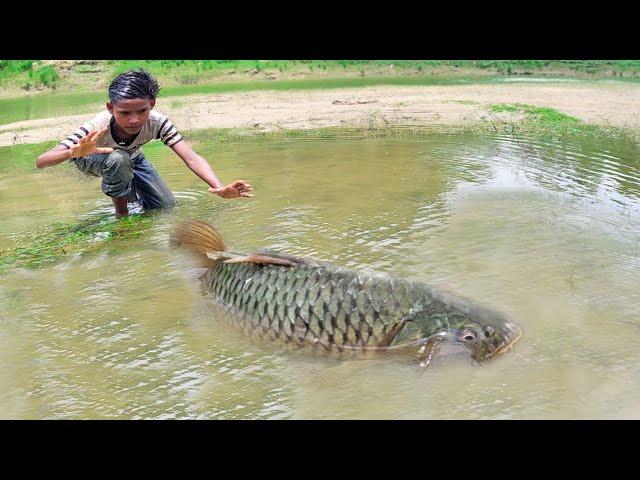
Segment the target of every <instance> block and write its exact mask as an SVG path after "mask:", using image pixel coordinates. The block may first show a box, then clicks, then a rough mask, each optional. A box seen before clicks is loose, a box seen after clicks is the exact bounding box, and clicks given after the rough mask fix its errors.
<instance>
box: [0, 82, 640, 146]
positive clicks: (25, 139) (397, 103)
mask: <svg viewBox="0 0 640 480" xmlns="http://www.w3.org/2000/svg"><path fill="white" fill-rule="evenodd" d="M497 105H530V106H535V107H540V108H547V109H553V110H556V111H557V112H559V113H561V114H564V115H565V116H567V115H568V116H570V117H573V118H575V119H577V121H579V122H580V125H582V126H587V127H604V128H617V129H623V130H627V131H636V130H640V84H616V83H602V84H597V83H592V82H570V83H553V82H545V83H529V82H526V83H525V82H516V83H511V82H509V83H486V84H485V83H477V84H468V85H429V86H397V85H395V86H391V85H385V86H374V87H352V88H335V89H313V90H258V91H248V92H235V93H233V92H232V93H213V94H192V95H188V96H175V97H159V98H158V103H157V105H156V108H157V109H158V110H159V111H161V112H162V113H164V114H165V115H167V116H169V117H170V118H171V119H172V121H173V122H174V123H175V124H176V126H178V128H179V129H180V130H181V131H183V132H186V133H187V134H188V133H189V132H192V131H193V132H196V131H200V130H210V129H215V130H225V129H239V130H244V131H249V132H255V133H268V132H279V131H297V130H318V129H325V128H336V127H345V128H356V129H362V130H367V129H374V128H383V129H384V128H409V129H411V128H413V129H429V128H433V129H438V128H445V129H447V128H451V127H456V126H462V127H466V128H472V127H481V126H482V125H487V124H494V125H500V124H508V125H518V124H520V123H522V122H524V121H527V120H528V119H529V120H531V119H530V118H529V117H528V116H527V115H526V114H524V113H523V112H522V111H518V110H517V109H515V108H512V109H511V111H505V110H504V109H502V111H500V110H499V109H496V108H495V107H496V106H497ZM99 111H100V110H97V111H95V112H94V113H89V114H82V115H67V116H61V117H50V118H44V119H35V120H25V121H20V122H14V123H10V124H5V125H0V147H7V146H15V145H26V144H37V143H42V142H47V141H54V140H59V139H62V138H64V137H65V136H66V135H68V134H69V133H70V132H72V131H73V130H75V129H76V128H77V127H78V126H80V125H81V124H82V123H83V122H85V121H87V120H89V119H90V118H92V117H93V116H94V115H95V114H96V113H98V112H99ZM534 123H535V122H534Z"/></svg>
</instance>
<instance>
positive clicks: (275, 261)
mask: <svg viewBox="0 0 640 480" xmlns="http://www.w3.org/2000/svg"><path fill="white" fill-rule="evenodd" d="M207 256H208V254H207ZM209 258H211V257H209ZM218 258H220V257H218ZM245 262H246V263H259V264H268V265H281V266H284V267H293V266H294V265H296V262H294V261H292V260H289V259H286V258H278V257H272V256H270V255H261V254H255V253H252V254H250V255H244V256H238V257H233V258H229V259H227V260H224V263H245Z"/></svg>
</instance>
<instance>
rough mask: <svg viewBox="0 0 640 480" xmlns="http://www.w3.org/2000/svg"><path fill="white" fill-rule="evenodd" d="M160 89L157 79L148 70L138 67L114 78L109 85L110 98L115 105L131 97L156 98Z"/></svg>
mask: <svg viewBox="0 0 640 480" xmlns="http://www.w3.org/2000/svg"><path fill="white" fill-rule="evenodd" d="M158 90H160V87H159V86H158V82H157V80H156V79H155V78H153V76H152V75H151V74H150V73H149V72H147V71H146V70H144V69H142V68H136V69H133V70H129V71H128V72H124V73H121V74H120V75H118V76H117V77H116V78H114V79H113V81H112V82H111V85H109V100H110V101H111V103H112V104H113V105H115V104H116V103H118V102H119V101H120V100H124V99H130V98H144V99H149V100H155V98H156V96H157V95H158Z"/></svg>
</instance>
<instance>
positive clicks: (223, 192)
mask: <svg viewBox="0 0 640 480" xmlns="http://www.w3.org/2000/svg"><path fill="white" fill-rule="evenodd" d="M209 191H210V192H211V193H215V194H216V195H218V196H219V197H222V198H238V197H247V198H251V197H253V195H251V193H249V192H253V187H252V186H251V185H250V184H249V183H247V182H245V181H244V180H236V181H235V182H233V183H230V184H229V185H227V186H225V187H220V188H210V189H209Z"/></svg>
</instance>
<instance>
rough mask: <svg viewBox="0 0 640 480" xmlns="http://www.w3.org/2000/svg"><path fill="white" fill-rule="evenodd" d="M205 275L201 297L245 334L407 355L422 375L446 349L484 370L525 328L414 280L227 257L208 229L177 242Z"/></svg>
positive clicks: (291, 260)
mask: <svg viewBox="0 0 640 480" xmlns="http://www.w3.org/2000/svg"><path fill="white" fill-rule="evenodd" d="M172 240H173V243H174V245H178V246H182V247H186V248H188V249H189V250H190V251H192V252H193V253H195V254H197V255H199V256H200V258H201V259H203V260H204V262H205V265H206V266H207V267H208V269H207V271H206V273H205V274H204V275H203V276H202V281H203V289H204V291H205V292H206V293H207V294H208V295H209V296H210V297H212V299H213V300H214V301H215V303H216V304H218V305H220V306H221V307H223V309H224V311H225V312H226V313H228V314H229V315H225V316H226V317H228V318H230V319H231V320H232V322H233V323H235V324H237V325H239V326H241V327H242V328H244V329H245V330H246V331H247V332H251V333H254V334H258V335H260V336H264V337H269V338H272V339H281V340H283V341H285V342H287V343H290V344H292V345H295V346H306V345H312V346H313V347H314V349H316V350H321V351H325V352H332V351H333V352H341V353H343V354H344V353H373V354H380V353H383V354H390V353H392V352H395V353H398V354H402V355H410V356H411V357H413V358H415V359H416V360H417V361H418V362H419V363H420V365H422V366H427V365H428V364H429V362H430V361H431V358H432V357H433V355H434V354H435V353H436V352H437V350H438V348H439V347H440V346H441V344H443V343H453V344H457V345H463V346H465V347H467V348H468V349H469V350H470V352H471V357H472V358H473V359H474V360H476V361H478V362H480V363H481V362H484V361H486V360H488V359H490V358H492V357H495V356H496V355H498V354H500V353H504V352H506V351H507V350H509V349H510V348H511V347H512V346H513V345H514V343H515V342H516V341H517V340H518V339H519V338H520V337H521V335H522V329H521V327H520V326H518V325H517V324H516V323H515V322H513V321H511V320H509V319H507V318H506V317H505V316H504V315H503V314H501V313H499V312H496V311H493V310H491V309H488V308H486V307H484V306H481V305H477V304H476V303H474V302H471V301H469V300H466V299H463V298H460V297H457V296H455V295H452V294H449V293H446V292H443V291H440V290H438V289H435V288H433V287H430V286H428V285H425V284H424V283H421V282H418V281H412V280H407V279H403V278H397V277H393V276H389V275H385V274H370V273H364V272H357V271H354V270H350V269H347V268H343V267H339V266H335V265H332V264H329V263H325V262H318V261H315V260H311V259H306V258H300V257H296V256H293V255H288V254H283V253H278V252H273V251H267V250H264V251H259V252H256V253H249V254H246V253H234V252H230V251H227V249H226V246H225V244H224V241H223V239H222V237H221V236H220V234H219V233H218V232H216V231H215V230H214V228H213V227H211V226H210V225H209V224H207V223H204V222H200V221H188V222H184V223H183V224H181V225H180V226H179V227H178V229H177V231H176V234H175V235H174V237H173V239H172Z"/></svg>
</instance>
